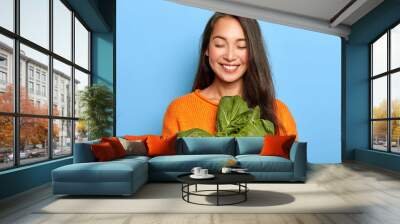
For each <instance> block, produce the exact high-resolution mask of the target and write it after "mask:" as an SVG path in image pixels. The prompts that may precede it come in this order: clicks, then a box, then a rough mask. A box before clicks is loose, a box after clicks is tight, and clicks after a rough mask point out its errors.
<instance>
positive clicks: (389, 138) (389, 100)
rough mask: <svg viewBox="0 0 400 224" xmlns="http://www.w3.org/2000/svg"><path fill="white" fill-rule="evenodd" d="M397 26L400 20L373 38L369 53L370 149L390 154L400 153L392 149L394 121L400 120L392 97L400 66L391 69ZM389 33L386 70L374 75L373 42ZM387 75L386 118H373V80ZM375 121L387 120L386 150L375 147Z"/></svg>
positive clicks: (369, 44)
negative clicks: (392, 81) (393, 81)
mask: <svg viewBox="0 0 400 224" xmlns="http://www.w3.org/2000/svg"><path fill="white" fill-rule="evenodd" d="M396 26H400V21H396V22H395V23H394V24H392V25H391V26H390V27H388V28H387V29H385V31H384V32H382V33H381V34H379V35H378V36H377V37H376V38H375V39H373V40H372V41H371V42H369V43H368V53H369V71H368V73H369V77H368V81H369V149H370V150H372V151H379V152H385V153H390V154H396V155H399V154H400V152H393V151H392V136H391V132H392V125H391V124H392V121H396V120H400V117H392V108H391V107H392V98H391V92H392V86H391V79H392V76H393V75H395V74H396V73H398V72H400V67H398V68H394V69H391V50H392V48H391V30H392V29H393V28H395V27H396ZM385 34H386V35H387V39H386V41H387V43H386V44H387V52H386V55H387V64H386V71H385V72H383V73H379V74H376V75H375V76H374V74H373V44H374V43H375V42H376V41H377V40H379V39H380V38H381V37H383V36H384V35H385ZM382 77H386V87H387V93H386V98H387V105H386V110H387V113H386V118H373V93H374V92H373V90H374V88H373V81H374V80H375V79H378V78H382ZM374 121H386V135H387V138H386V146H387V147H386V151H383V150H379V149H376V148H374V142H373V141H374V136H373V135H374V133H373V125H372V124H373V122H374Z"/></svg>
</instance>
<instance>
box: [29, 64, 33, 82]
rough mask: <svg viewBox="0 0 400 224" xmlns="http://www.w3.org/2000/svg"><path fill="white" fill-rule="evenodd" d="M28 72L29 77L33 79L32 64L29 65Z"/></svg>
mask: <svg viewBox="0 0 400 224" xmlns="http://www.w3.org/2000/svg"><path fill="white" fill-rule="evenodd" d="M28 74H29V79H31V80H33V67H32V66H29V71H28Z"/></svg>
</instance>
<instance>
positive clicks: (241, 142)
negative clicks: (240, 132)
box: [236, 137, 264, 155]
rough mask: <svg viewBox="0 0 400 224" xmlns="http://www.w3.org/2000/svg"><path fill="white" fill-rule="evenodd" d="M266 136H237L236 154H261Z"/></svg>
mask: <svg viewBox="0 0 400 224" xmlns="http://www.w3.org/2000/svg"><path fill="white" fill-rule="evenodd" d="M263 145H264V137H237V138H236V155H244V154H260V152H261V149H262V147H263Z"/></svg>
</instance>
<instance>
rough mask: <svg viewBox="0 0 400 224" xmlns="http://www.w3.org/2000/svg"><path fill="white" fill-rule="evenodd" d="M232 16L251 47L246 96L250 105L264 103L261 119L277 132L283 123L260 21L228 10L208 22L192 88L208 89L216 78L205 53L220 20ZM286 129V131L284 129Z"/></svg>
mask: <svg viewBox="0 0 400 224" xmlns="http://www.w3.org/2000/svg"><path fill="white" fill-rule="evenodd" d="M225 16H230V17H232V18H235V19H236V20H237V21H238V22H239V23H240V25H241V26H242V29H243V31H244V35H245V38H246V46H247V50H248V57H249V58H248V68H247V71H246V73H245V74H244V76H243V85H244V86H243V98H244V100H245V101H246V102H247V104H248V105H249V107H255V106H257V105H259V106H260V109H261V118H263V119H267V120H270V121H271V122H272V123H274V126H275V132H277V131H278V130H279V129H280V128H281V129H282V128H283V127H282V125H281V124H280V122H279V120H278V118H277V116H276V104H275V88H274V84H273V81H272V74H271V70H270V68H269V63H268V58H267V54H266V51H265V48H264V43H263V38H262V35H261V30H260V27H259V25H258V22H257V20H255V19H249V18H244V17H240V16H233V15H229V14H224V13H219V12H217V13H215V14H214V15H213V16H212V17H211V18H210V20H209V21H208V23H207V25H206V27H205V29H204V32H203V36H202V42H201V51H200V58H199V64H198V65H199V66H198V69H197V74H196V78H195V81H194V83H193V87H192V91H194V90H195V89H204V88H206V87H208V86H209V85H211V84H212V82H213V81H214V78H215V74H214V71H213V70H212V69H211V67H210V64H209V62H208V56H207V55H206V54H205V52H206V50H207V49H208V45H209V42H210V38H211V33H212V31H213V29H214V25H215V23H216V22H217V21H218V19H220V18H222V17H225ZM283 132H285V130H283Z"/></svg>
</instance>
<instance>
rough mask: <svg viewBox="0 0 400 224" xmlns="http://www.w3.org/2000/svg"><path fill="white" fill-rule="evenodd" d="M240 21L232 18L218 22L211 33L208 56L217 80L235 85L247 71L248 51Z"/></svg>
mask: <svg viewBox="0 0 400 224" xmlns="http://www.w3.org/2000/svg"><path fill="white" fill-rule="evenodd" d="M246 44H247V43H246V39H245V36H244V32H243V29H242V27H241V26H240V23H239V21H237V20H236V19H235V18H233V17H230V16H225V17H222V18H220V19H218V20H217V22H216V23H215V24H214V30H213V31H212V33H211V38H210V42H209V44H208V49H207V50H206V55H207V56H208V61H209V64H210V66H211V68H212V70H213V71H214V73H215V75H216V78H218V79H219V80H221V81H223V82H228V83H233V82H236V81H238V80H240V79H241V78H242V77H243V75H244V73H245V72H246V70H247V66H248V65H247V64H248V50H247V46H246Z"/></svg>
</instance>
